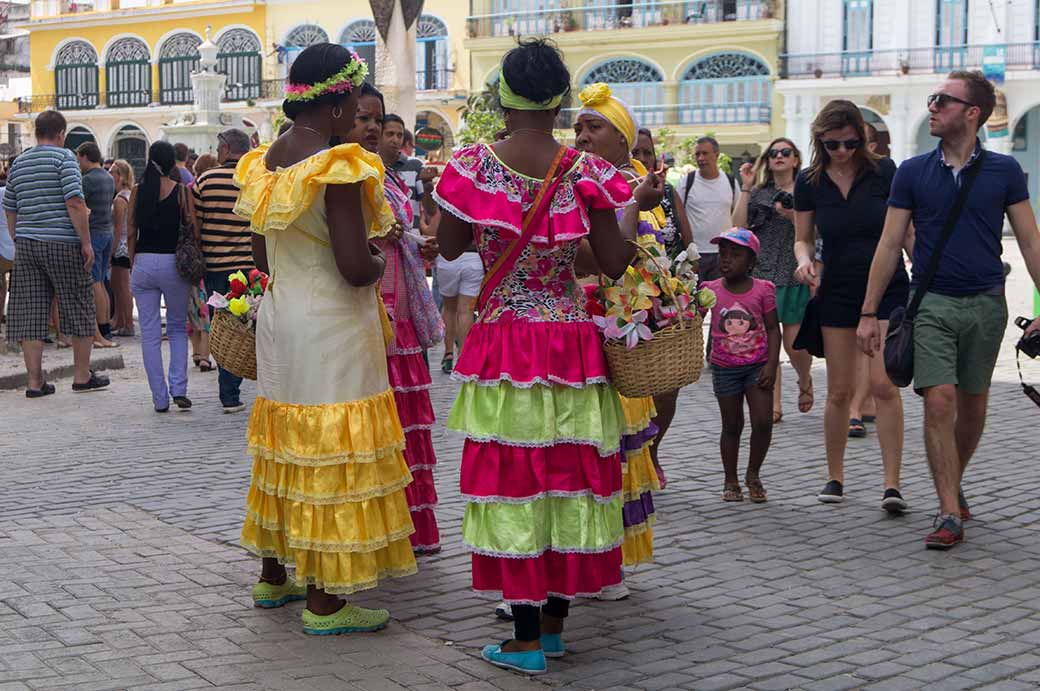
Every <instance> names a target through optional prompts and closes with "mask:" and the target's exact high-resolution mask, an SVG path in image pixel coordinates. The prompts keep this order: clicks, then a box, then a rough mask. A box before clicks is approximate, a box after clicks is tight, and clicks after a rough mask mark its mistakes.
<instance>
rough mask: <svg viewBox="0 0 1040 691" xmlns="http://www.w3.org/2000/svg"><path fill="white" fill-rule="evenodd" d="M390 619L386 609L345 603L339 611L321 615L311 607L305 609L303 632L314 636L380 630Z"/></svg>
mask: <svg viewBox="0 0 1040 691" xmlns="http://www.w3.org/2000/svg"><path fill="white" fill-rule="evenodd" d="M388 621H390V612H387V611H386V610H385V609H365V608H363V607H355V606H354V605H351V604H349V603H343V607H341V608H340V610H339V611H338V612H333V613H332V614H329V615H326V616H321V615H318V614H314V613H313V612H311V611H310V610H309V609H305V610H303V632H304V633H309V634H311V635H312V636H331V635H333V634H337V633H363V632H366V631H378V630H379V629H381V628H383V627H384V626H386V622H388Z"/></svg>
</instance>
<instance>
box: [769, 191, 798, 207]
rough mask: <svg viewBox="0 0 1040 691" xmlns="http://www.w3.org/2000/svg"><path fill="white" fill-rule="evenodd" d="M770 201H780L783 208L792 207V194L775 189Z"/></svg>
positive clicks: (774, 202)
mask: <svg viewBox="0 0 1040 691" xmlns="http://www.w3.org/2000/svg"><path fill="white" fill-rule="evenodd" d="M770 201H771V202H772V203H773V204H776V203H777V202H780V206H782V207H784V208H785V209H793V208H794V195H793V194H791V193H790V192H785V191H784V190H777V191H776V194H774V195H773V198H772V199H771V200H770Z"/></svg>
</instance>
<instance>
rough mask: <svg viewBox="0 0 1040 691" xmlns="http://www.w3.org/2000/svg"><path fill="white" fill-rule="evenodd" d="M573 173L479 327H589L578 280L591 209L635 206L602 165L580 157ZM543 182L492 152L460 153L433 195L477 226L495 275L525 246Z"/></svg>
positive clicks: (573, 159)
mask: <svg viewBox="0 0 1040 691" xmlns="http://www.w3.org/2000/svg"><path fill="white" fill-rule="evenodd" d="M561 168H562V169H563V170H564V171H566V172H565V173H564V174H563V176H562V179H561V180H560V182H559V184H558V185H557V187H556V189H555V191H554V193H553V197H552V200H551V201H550V203H549V204H548V213H545V212H542V213H541V214H540V216H539V218H537V219H536V220H535V221H534V224H535V229H534V235H533V237H532V239H531V241H530V242H529V243H528V244H527V246H526V247H525V248H524V250H523V252H522V253H521V255H520V258H519V259H518V260H517V262H516V264H515V266H514V267H513V269H512V271H511V272H510V274H509V275H508V276H506V277H505V278H504V279H503V280H502V282H501V284H499V286H498V287H497V288H496V289H495V291H494V293H493V294H492V295H491V297H490V299H489V300H488V302H487V305H486V306H485V308H484V309H483V310H482V312H481V314H480V316H479V321H482V322H494V321H498V320H500V319H520V320H527V321H549V322H579V321H589V316H588V314H587V313H586V312H585V295H584V291H583V290H582V288H581V286H579V285H578V282H577V279H576V277H575V273H574V260H575V257H576V256H577V253H578V246H579V244H580V243H581V240H582V238H584V237H585V236H587V235H588V233H589V230H590V222H589V211H590V210H591V209H617V208H620V207H623V206H625V205H626V204H628V203H629V202H630V201H631V198H632V192H631V190H630V188H629V186H628V183H627V182H626V181H625V179H624V177H623V176H622V175H621V174H620V173H619V172H618V171H617V169H616V168H614V167H613V166H612V165H610V164H609V163H607V162H606V161H604V160H603V159H601V158H599V157H597V156H594V155H591V154H585V153H579V152H577V151H575V150H574V149H570V150H568V151H567V153H566V154H565V156H564V158H563V162H562V163H561ZM541 184H542V180H540V179H535V178H532V177H529V176H527V175H523V174H521V173H518V172H516V171H514V170H512V169H510V168H509V167H508V166H506V165H505V164H504V163H502V161H500V160H499V159H498V157H497V156H496V155H495V153H494V152H493V151H492V149H491V148H490V147H489V146H487V145H485V144H474V145H472V146H468V147H464V148H463V149H461V150H459V151H458V152H456V154H455V155H454V156H453V157H452V159H451V162H450V163H449V164H448V167H447V168H446V169H445V171H444V175H443V176H442V178H441V182H440V184H438V186H437V190H436V191H435V192H434V198H435V199H436V200H437V202H438V204H440V205H441V207H443V208H444V209H446V210H447V211H448V212H449V213H451V214H453V215H455V216H457V217H458V218H460V219H462V220H464V221H468V222H470V223H471V224H472V225H473V229H474V234H475V236H476V240H477V249H478V251H479V252H480V256H481V259H482V260H483V262H484V266H485V267H491V266H492V265H493V264H494V263H495V261H496V260H497V259H498V258H499V257H500V256H501V255H502V254H503V253H504V252H505V251H506V248H507V247H508V246H509V244H510V243H511V242H512V241H513V240H515V239H516V238H518V237H519V236H520V233H521V227H522V225H523V216H524V215H525V214H526V213H527V211H528V210H529V209H530V207H531V205H532V204H533V203H534V199H535V197H536V196H537V194H538V190H539V189H540V187H541Z"/></svg>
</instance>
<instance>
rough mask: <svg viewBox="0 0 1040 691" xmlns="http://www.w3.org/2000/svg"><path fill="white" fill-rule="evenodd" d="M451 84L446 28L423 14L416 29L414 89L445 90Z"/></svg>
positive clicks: (437, 20)
mask: <svg viewBox="0 0 1040 691" xmlns="http://www.w3.org/2000/svg"><path fill="white" fill-rule="evenodd" d="M450 82H451V75H450V74H449V72H448V27H446V26H444V22H442V21H441V20H439V19H437V18H436V17H431V16H430V15H428V14H424V15H422V16H421V17H419V26H418V27H417V28H416V46H415V88H416V89H419V90H420V91H423V90H432V89H447V88H448V84H450Z"/></svg>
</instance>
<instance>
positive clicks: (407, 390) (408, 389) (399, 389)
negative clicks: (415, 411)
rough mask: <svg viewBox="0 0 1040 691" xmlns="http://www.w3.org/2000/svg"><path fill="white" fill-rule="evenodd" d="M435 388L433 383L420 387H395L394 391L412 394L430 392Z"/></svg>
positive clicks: (420, 385)
mask: <svg viewBox="0 0 1040 691" xmlns="http://www.w3.org/2000/svg"><path fill="white" fill-rule="evenodd" d="M432 386H433V382H430V383H429V384H419V385H418V386H395V387H394V391H396V392H397V393H412V392H414V391H428V390H429V389H430V388H431V387H432Z"/></svg>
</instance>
